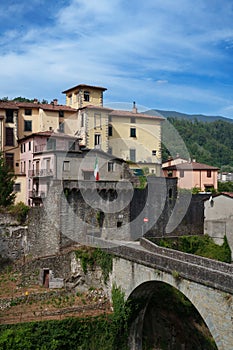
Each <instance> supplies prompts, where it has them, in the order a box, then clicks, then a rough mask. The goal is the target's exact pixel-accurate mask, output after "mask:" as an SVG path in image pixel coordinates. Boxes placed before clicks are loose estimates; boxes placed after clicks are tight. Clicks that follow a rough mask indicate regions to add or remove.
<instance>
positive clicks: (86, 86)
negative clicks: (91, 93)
mask: <svg viewBox="0 0 233 350" xmlns="http://www.w3.org/2000/svg"><path fill="white" fill-rule="evenodd" d="M78 88H80V89H83V88H84V89H88V88H91V89H99V90H102V91H105V90H107V89H106V88H105V87H102V86H94V85H86V84H79V85H76V86H74V87H71V88H69V89H67V90H64V91H62V93H63V94H66V93H67V92H70V91H72V90H75V89H78Z"/></svg>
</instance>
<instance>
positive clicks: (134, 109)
mask: <svg viewBox="0 0 233 350" xmlns="http://www.w3.org/2000/svg"><path fill="white" fill-rule="evenodd" d="M132 112H133V113H138V109H137V107H136V102H135V101H133V110H132Z"/></svg>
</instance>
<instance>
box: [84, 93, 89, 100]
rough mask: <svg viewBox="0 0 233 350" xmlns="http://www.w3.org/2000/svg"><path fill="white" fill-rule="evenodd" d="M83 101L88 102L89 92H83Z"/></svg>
mask: <svg viewBox="0 0 233 350" xmlns="http://www.w3.org/2000/svg"><path fill="white" fill-rule="evenodd" d="M84 101H86V102H89V101H90V93H89V91H84Z"/></svg>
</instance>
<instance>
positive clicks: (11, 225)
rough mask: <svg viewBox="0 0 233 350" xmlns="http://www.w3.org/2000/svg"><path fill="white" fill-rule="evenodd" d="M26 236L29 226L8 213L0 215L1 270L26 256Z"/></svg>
mask: <svg viewBox="0 0 233 350" xmlns="http://www.w3.org/2000/svg"><path fill="white" fill-rule="evenodd" d="M26 235H27V226H22V225H20V223H19V222H18V221H17V219H16V218H15V217H14V216H12V215H10V214H8V213H0V269H1V268H3V267H4V266H5V264H9V263H11V262H14V261H15V260H17V259H21V258H22V257H23V256H24V252H25V237H26Z"/></svg>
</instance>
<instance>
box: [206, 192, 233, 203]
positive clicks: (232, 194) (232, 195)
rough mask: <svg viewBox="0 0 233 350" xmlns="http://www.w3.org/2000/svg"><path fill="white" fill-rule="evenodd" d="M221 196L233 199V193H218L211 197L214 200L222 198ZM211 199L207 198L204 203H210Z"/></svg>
mask: <svg viewBox="0 0 233 350" xmlns="http://www.w3.org/2000/svg"><path fill="white" fill-rule="evenodd" d="M220 196H224V197H228V198H233V192H220V193H217V194H213V195H212V196H211V197H212V198H213V199H214V198H216V197H220ZM208 200H209V199H208V198H207V199H206V198H205V199H204V202H205V201H208Z"/></svg>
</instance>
